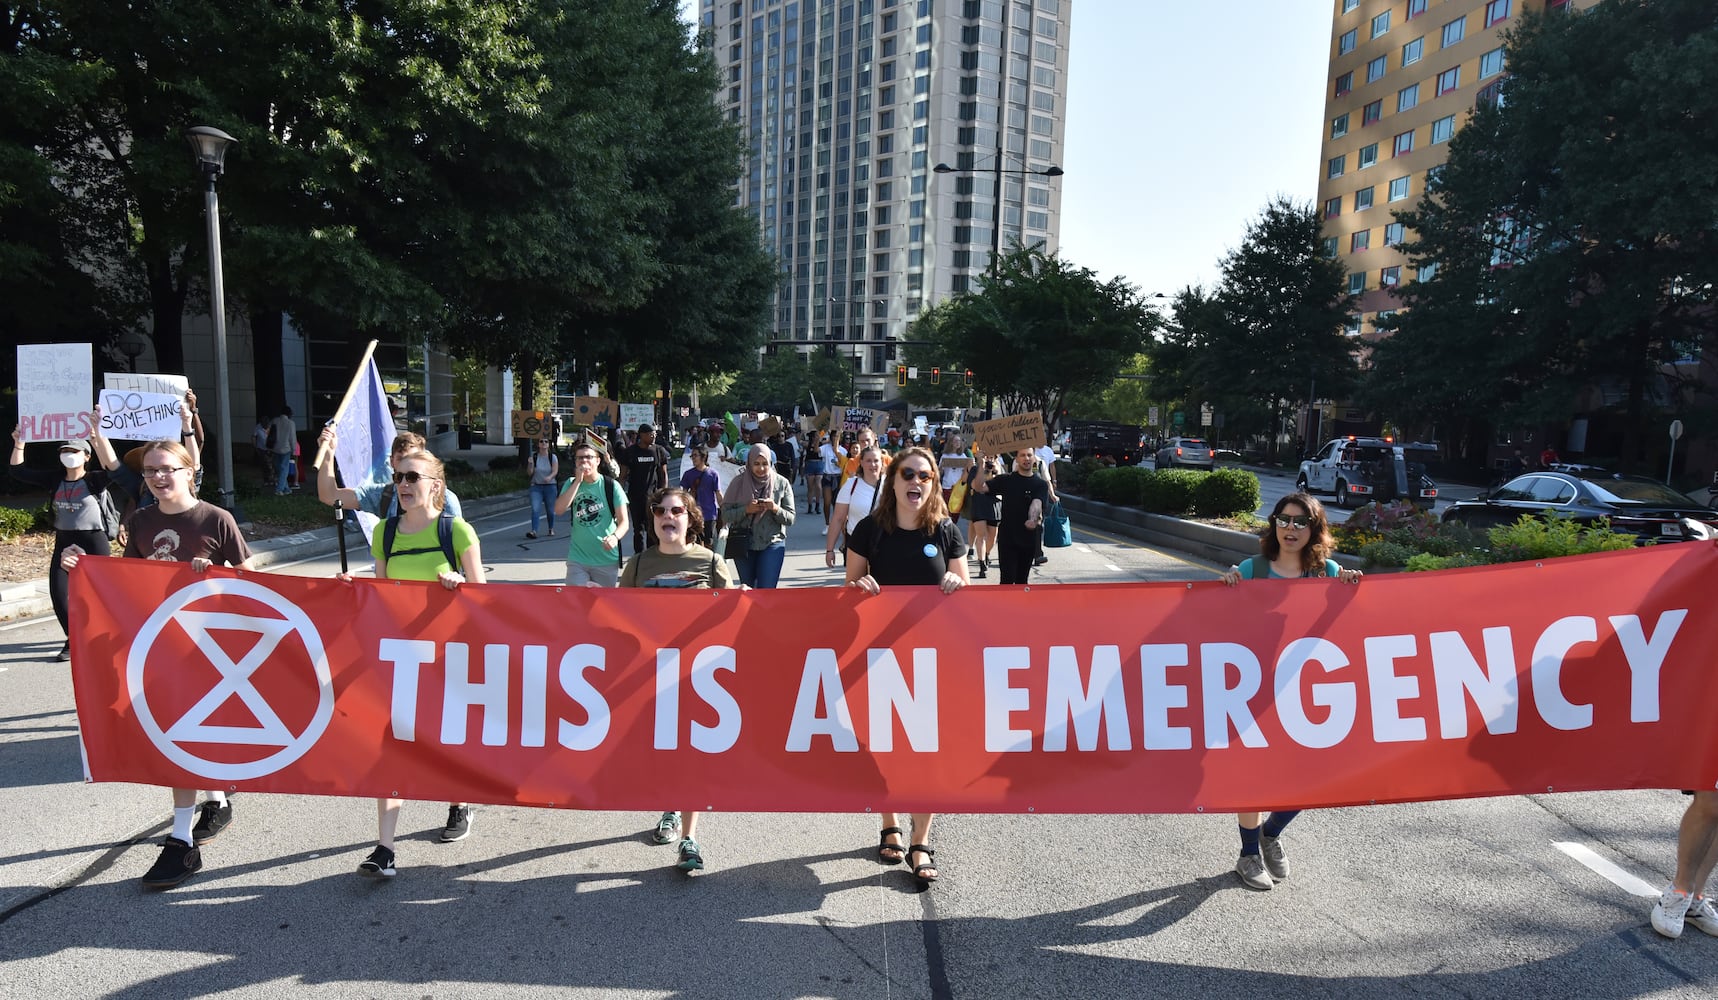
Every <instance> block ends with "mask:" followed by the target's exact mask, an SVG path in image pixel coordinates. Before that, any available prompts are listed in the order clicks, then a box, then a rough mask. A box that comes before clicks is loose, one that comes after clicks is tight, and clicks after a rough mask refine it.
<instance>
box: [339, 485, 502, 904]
mask: <svg viewBox="0 0 1718 1000" xmlns="http://www.w3.org/2000/svg"><path fill="white" fill-rule="evenodd" d="M446 477H447V473H446V472H445V471H443V469H442V464H441V459H439V458H436V457H435V456H434V455H431V454H430V453H429V452H427V451H412V452H407V453H406V454H405V455H402V456H401V457H400V459H399V460H398V461H396V462H395V463H394V493H395V496H396V497H397V499H398V501H399V505H400V513H399V514H398V515H397V516H396V517H394V518H390V519H389V521H388V522H384V524H383V525H382V526H380V527H378V528H377V529H376V532H375V534H373V535H372V536H371V538H370V553H371V555H373V556H375V557H376V579H378V580H422V581H426V582H427V581H434V582H437V583H440V584H441V585H442V586H443V587H445V588H447V589H448V590H457V589H458V588H459V587H460V586H461V585H463V584H466V583H483V582H484V576H483V552H482V550H481V549H480V548H479V546H478V542H477V532H476V531H475V530H474V529H473V528H472V527H471V525H470V524H468V523H466V521H465V519H464V518H461V517H448V518H445V520H446V521H448V522H449V523H448V524H446V525H444V524H442V521H443V520H444V518H443V517H442V513H441V512H442V506H443V505H444V504H445V503H446V493H447V484H446ZM390 523H391V525H392V528H393V530H392V532H391V534H392V535H393V538H392V539H390V538H389V537H388V535H389V534H390V531H389V530H388V527H389V524H390ZM444 530H446V531H449V532H451V534H452V536H453V537H452V546H453V554H454V561H455V562H457V563H458V565H453V564H451V563H450V562H449V561H448V558H447V553H446V551H445V549H444V548H443V546H442V532H443V531H444ZM390 541H391V542H392V544H391V545H390V544H389V543H390ZM403 804H404V800H402V799H377V800H376V849H375V850H373V851H371V852H370V856H369V857H367V858H365V859H364V861H363V863H362V864H360V865H359V866H358V874H360V875H363V876H366V877H368V878H392V877H393V876H394V873H395V868H394V831H395V829H396V828H398V826H399V824H400V806H401V805H403ZM470 832H471V807H470V806H468V805H466V804H465V803H463V802H454V803H450V804H449V805H448V807H447V824H446V825H445V826H443V827H442V831H441V839H442V842H443V843H451V842H453V841H456V840H464V839H465V837H466V835H467V834H469V833H470Z"/></svg>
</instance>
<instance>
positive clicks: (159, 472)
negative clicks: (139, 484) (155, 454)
mask: <svg viewBox="0 0 1718 1000" xmlns="http://www.w3.org/2000/svg"><path fill="white" fill-rule="evenodd" d="M184 471H185V467H184V466H178V467H175V466H171V465H164V466H161V467H160V468H156V467H155V466H145V467H144V469H143V478H145V479H166V478H167V477H169V476H171V475H173V473H175V472H184Z"/></svg>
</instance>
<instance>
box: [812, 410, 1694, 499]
mask: <svg viewBox="0 0 1718 1000" xmlns="http://www.w3.org/2000/svg"><path fill="white" fill-rule="evenodd" d="M829 421H830V415H829V407H827V406H825V407H824V408H823V409H821V410H818V411H817V416H815V417H812V418H811V429H812V430H818V431H826V430H828V429H829ZM1715 475H1718V474H1715ZM1714 481H1715V482H1718V479H1714Z"/></svg>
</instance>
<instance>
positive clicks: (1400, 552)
mask: <svg viewBox="0 0 1718 1000" xmlns="http://www.w3.org/2000/svg"><path fill="white" fill-rule="evenodd" d="M1414 555H1415V553H1414V550H1413V549H1411V548H1409V547H1408V546H1406V545H1403V544H1401V543H1400V542H1390V541H1377V542H1371V543H1368V544H1366V545H1364V546H1362V547H1361V549H1360V558H1361V559H1364V560H1365V561H1366V565H1367V566H1404V565H1406V564H1407V562H1408V560H1410V559H1412V558H1414Z"/></svg>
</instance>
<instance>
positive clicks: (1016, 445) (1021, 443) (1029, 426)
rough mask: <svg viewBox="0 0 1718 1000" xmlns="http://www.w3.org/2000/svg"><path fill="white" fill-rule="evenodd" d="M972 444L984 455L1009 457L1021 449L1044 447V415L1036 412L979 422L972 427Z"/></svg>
mask: <svg viewBox="0 0 1718 1000" xmlns="http://www.w3.org/2000/svg"><path fill="white" fill-rule="evenodd" d="M972 434H973V443H974V444H976V445H977V446H978V448H979V450H980V451H982V452H984V453H985V454H986V455H1011V454H1013V453H1014V452H1015V451H1017V450H1019V449H1021V448H1042V447H1044V444H1045V440H1044V415H1043V414H1042V413H1039V412H1038V411H1037V410H1032V411H1030V412H1028V413H1016V414H1013V415H1011V416H1006V417H997V418H996V419H995V420H980V421H979V422H978V423H976V424H973V425H972Z"/></svg>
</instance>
